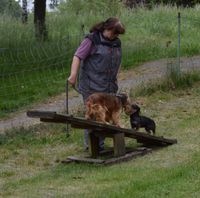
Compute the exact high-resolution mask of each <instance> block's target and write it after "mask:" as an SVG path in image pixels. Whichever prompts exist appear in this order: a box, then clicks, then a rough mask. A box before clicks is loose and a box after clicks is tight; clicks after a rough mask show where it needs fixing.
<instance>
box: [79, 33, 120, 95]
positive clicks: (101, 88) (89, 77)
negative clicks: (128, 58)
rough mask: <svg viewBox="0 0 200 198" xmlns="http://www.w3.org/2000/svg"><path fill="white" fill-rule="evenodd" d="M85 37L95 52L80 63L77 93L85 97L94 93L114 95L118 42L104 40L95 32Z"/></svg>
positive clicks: (118, 51) (118, 54) (118, 58)
mask: <svg viewBox="0 0 200 198" xmlns="http://www.w3.org/2000/svg"><path fill="white" fill-rule="evenodd" d="M86 37H87V38H89V39H90V40H91V41H92V42H93V44H94V46H95V49H96V50H95V52H94V53H93V54H91V55H89V56H88V57H87V58H86V59H85V60H83V61H82V62H81V67H80V74H79V91H80V92H81V93H82V94H83V95H85V96H89V95H90V94H92V93H95V92H106V93H116V92H117V90H118V85H117V73H118V70H119V67H120V64H121V42H120V40H119V39H118V38H117V39H115V40H113V41H109V40H106V39H105V38H103V36H102V35H101V34H100V33H97V32H96V33H91V34H89V35H88V36H86Z"/></svg>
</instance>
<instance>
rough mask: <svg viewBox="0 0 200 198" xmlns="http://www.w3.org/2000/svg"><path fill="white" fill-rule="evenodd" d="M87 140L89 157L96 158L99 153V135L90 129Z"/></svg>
mask: <svg viewBox="0 0 200 198" xmlns="http://www.w3.org/2000/svg"><path fill="white" fill-rule="evenodd" d="M88 140H89V142H88V144H89V145H88V146H89V153H90V154H91V157H93V158H97V156H98V155H99V137H97V136H96V135H95V133H94V132H93V131H90V132H89V133H88Z"/></svg>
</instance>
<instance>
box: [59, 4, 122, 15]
mask: <svg viewBox="0 0 200 198" xmlns="http://www.w3.org/2000/svg"><path fill="white" fill-rule="evenodd" d="M121 8H123V3H122V2H121V1H120V0H102V1H96V0H68V1H66V2H61V4H60V5H59V6H58V9H59V10H60V11H61V13H70V14H73V15H77V16H81V15H85V13H87V14H89V15H90V14H91V15H97V14H102V15H106V13H109V15H110V16H116V15H119V14H120V13H121Z"/></svg>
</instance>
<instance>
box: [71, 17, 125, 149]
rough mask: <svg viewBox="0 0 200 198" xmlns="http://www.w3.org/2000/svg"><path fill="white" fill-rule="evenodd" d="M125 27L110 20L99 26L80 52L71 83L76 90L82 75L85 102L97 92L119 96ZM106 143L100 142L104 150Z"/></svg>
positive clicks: (81, 83) (95, 26)
mask: <svg viewBox="0 0 200 198" xmlns="http://www.w3.org/2000/svg"><path fill="white" fill-rule="evenodd" d="M124 33H125V28H124V25H123V24H122V23H121V22H120V21H119V19H118V18H115V17H112V18H108V19H107V20H106V21H102V22H100V23H97V24H96V25H94V26H93V27H92V28H91V29H90V34H88V35H87V36H86V37H85V39H84V40H83V41H82V43H81V45H80V46H79V48H78V49H77V50H76V52H75V54H74V57H73V61H72V65H71V74H70V76H69V78H68V82H69V83H70V84H71V85H72V86H75V84H76V79H77V74H78V71H79V68H80V75H79V86H78V88H79V91H80V93H81V94H82V96H83V100H84V102H85V101H86V99H87V98H88V96H89V95H91V94H92V93H95V92H106V93H116V92H117V90H118V85H117V74H118V71H119V68H120V64H121V55H122V53H121V41H120V39H119V38H118V36H119V34H124ZM84 145H85V148H86V149H87V148H88V132H87V130H86V131H85V140H84ZM103 145H104V142H103V140H100V145H99V146H100V149H103Z"/></svg>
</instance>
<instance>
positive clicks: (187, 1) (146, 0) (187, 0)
mask: <svg viewBox="0 0 200 198" xmlns="http://www.w3.org/2000/svg"><path fill="white" fill-rule="evenodd" d="M198 3H200V0H126V1H125V4H126V5H127V6H128V7H130V8H132V7H135V6H138V5H146V6H149V5H150V6H152V5H155V4H170V5H177V6H182V7H193V6H195V4H198Z"/></svg>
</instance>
